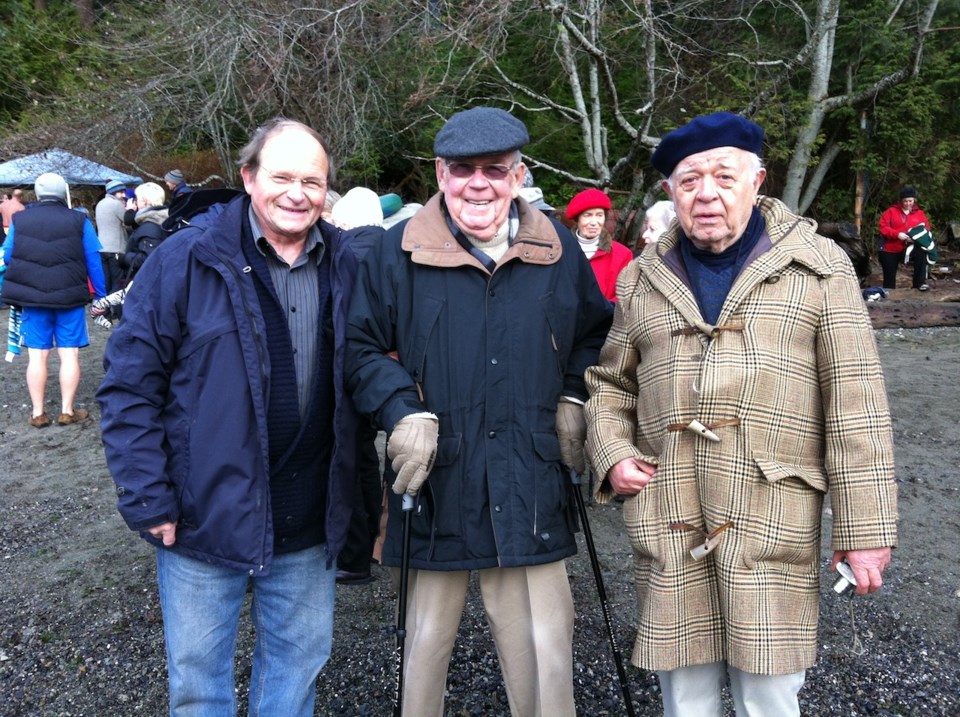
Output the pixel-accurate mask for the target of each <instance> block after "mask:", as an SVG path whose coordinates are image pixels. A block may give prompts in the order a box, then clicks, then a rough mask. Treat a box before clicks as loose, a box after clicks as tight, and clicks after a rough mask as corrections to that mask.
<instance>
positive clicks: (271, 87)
mask: <svg viewBox="0 0 960 717" xmlns="http://www.w3.org/2000/svg"><path fill="white" fill-rule="evenodd" d="M0 20H2V22H0V161H6V160H8V159H13V158H16V157H19V156H22V155H25V154H29V153H33V152H38V151H43V150H46V149H49V148H51V147H62V148H64V149H67V150H69V151H72V152H75V153H78V154H82V155H84V156H86V157H89V158H90V159H93V160H96V161H99V162H103V163H105V164H109V165H111V166H114V167H117V168H120V169H123V170H124V171H127V172H130V173H133V174H138V175H140V176H143V177H145V178H147V177H150V178H158V177H160V176H162V174H163V173H164V171H166V170H167V169H169V168H170V167H172V166H177V167H179V168H181V169H182V170H183V171H184V173H185V174H186V175H187V178H188V181H189V182H191V183H192V184H198V185H204V184H208V185H214V184H219V183H225V184H235V183H237V181H238V171H237V167H236V165H235V156H236V152H237V150H238V149H239V147H240V146H241V145H242V144H243V143H244V141H245V140H246V138H247V137H248V136H249V134H250V132H251V130H252V129H253V128H255V127H256V126H257V125H258V124H260V123H262V122H263V121H265V120H267V119H269V118H271V117H273V116H276V115H285V116H287V117H292V118H295V119H299V120H302V121H305V122H307V123H308V124H310V125H312V126H314V127H315V128H316V129H318V130H319V131H320V132H321V133H323V134H324V136H326V137H327V138H328V143H329V145H330V146H331V149H332V153H333V158H334V162H335V166H336V172H337V174H336V177H335V181H334V184H333V186H334V188H336V189H338V190H346V189H349V188H350V187H352V186H356V185H365V186H369V187H371V188H373V189H375V190H377V191H379V192H381V193H383V192H397V193H399V194H400V195H401V196H402V197H403V198H404V199H405V200H407V201H424V200H425V199H426V198H427V197H428V196H429V195H430V194H431V193H432V192H434V191H435V177H434V176H433V165H432V146H433V137H434V135H435V133H436V131H437V130H438V128H439V127H440V126H441V124H442V123H443V121H444V120H445V119H446V118H447V117H449V115H450V114H452V113H453V112H455V111H457V110H460V109H464V108H466V107H469V106H473V105H477V104H492V105H496V106H498V107H502V108H504V109H507V110H509V111H511V112H513V113H514V114H516V115H517V116H518V117H520V118H521V119H523V120H524V121H525V122H526V123H527V125H528V127H529V128H530V134H531V137H532V142H531V144H530V145H529V146H528V147H527V148H526V149H525V151H524V154H525V161H526V163H527V165H528V166H529V167H530V168H531V169H532V172H533V174H534V176H535V179H536V182H537V185H538V186H540V187H541V188H542V189H543V191H544V194H545V198H546V199H547V201H548V202H549V203H551V204H553V205H554V206H561V207H562V206H564V205H565V204H566V201H567V200H568V199H569V198H570V197H571V196H572V195H573V194H574V193H575V192H576V191H579V190H580V189H582V188H584V187H590V186H593V187H599V188H602V189H605V190H607V191H609V192H610V193H611V196H612V197H613V199H614V203H615V206H616V207H618V208H620V209H622V210H626V211H624V212H622V215H623V216H627V214H628V213H629V211H630V210H633V209H637V208H641V209H642V208H643V207H645V206H648V205H649V204H650V203H652V202H653V201H655V200H656V199H658V198H660V197H659V182H658V180H659V176H658V175H657V174H656V172H655V171H654V170H653V169H652V168H651V167H650V164H649V157H650V153H651V151H652V150H653V148H654V147H655V146H656V144H657V142H658V141H659V138H660V137H661V136H662V135H663V134H664V133H666V132H668V131H669V130H671V129H673V128H675V127H677V126H679V125H681V124H683V123H685V122H686V121H688V120H689V119H690V118H692V117H694V116H696V115H697V114H701V113H704V112H710V111H714V110H720V109H722V110H728V111H732V112H737V113H742V114H743V115H745V116H747V117H749V118H751V119H753V120H754V121H756V122H757V123H759V124H760V125H761V126H763V127H764V129H765V131H766V134H767V140H766V146H765V151H764V161H765V163H766V164H767V167H768V179H767V182H766V185H765V187H764V190H763V191H764V192H765V193H767V194H770V195H774V196H778V197H782V198H783V199H784V200H785V201H786V202H787V203H788V204H789V205H791V206H792V207H794V208H796V209H798V210H799V211H800V212H801V213H803V214H806V215H808V216H812V217H813V218H815V219H817V220H819V221H858V222H862V228H863V230H862V233H863V235H864V237H865V238H870V237H871V236H872V235H873V234H874V228H875V226H876V219H877V217H878V216H879V213H880V212H882V211H883V209H885V208H886V207H887V206H889V205H890V204H891V203H893V202H894V201H895V200H896V198H897V191H898V189H899V187H900V186H901V185H903V184H911V185H914V186H916V187H917V188H918V190H919V194H920V203H921V205H922V206H923V208H924V209H925V211H926V212H927V215H928V216H929V217H930V218H931V220H932V222H933V223H934V225H935V228H936V229H937V230H938V231H939V230H942V229H943V228H944V227H946V226H947V225H948V224H949V223H950V222H951V221H957V220H960V194H958V191H957V189H958V183H960V151H958V150H960V111H958V110H960V99H958V98H960V73H958V68H960V2H957V0H942V1H941V0H859V1H857V2H852V1H850V0H820V1H819V2H810V1H808V0H710V1H707V0H636V1H628V0H609V1H606V2H604V1H602V0H580V1H572V0H571V1H565V0H530V1H526V2H525V1H516V2H499V1H486V0H474V1H472V2H471V1H459V0H425V1H422V2H409V1H407V2H398V1H396V0H352V1H351V0H339V1H338V2H324V1H321V2H309V1H307V2H293V1H292V0H218V1H217V2H213V1H212V0H0ZM626 239H628V240H629V237H627V238H626Z"/></svg>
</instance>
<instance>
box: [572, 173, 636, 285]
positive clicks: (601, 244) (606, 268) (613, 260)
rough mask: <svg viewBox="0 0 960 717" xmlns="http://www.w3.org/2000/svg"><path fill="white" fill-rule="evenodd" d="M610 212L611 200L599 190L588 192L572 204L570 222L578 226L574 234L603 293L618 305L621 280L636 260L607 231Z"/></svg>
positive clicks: (587, 190) (583, 193)
mask: <svg viewBox="0 0 960 717" xmlns="http://www.w3.org/2000/svg"><path fill="white" fill-rule="evenodd" d="M609 210H610V197H608V196H607V195H606V194H604V193H603V192H601V191H600V190H599V189H585V190H583V191H582V192H580V193H579V194H577V195H576V196H575V197H574V198H573V199H571V200H570V203H569V204H568V205H567V219H569V220H570V221H571V222H574V223H575V227H574V233H575V235H576V237H577V241H578V242H580V248H581V249H583V253H584V254H586V255H587V259H589V260H590V267H591V268H592V269H593V273H594V275H596V277H597V283H598V284H600V291H601V292H603V295H604V296H606V297H607V299H609V300H610V301H616V300H617V277H618V276H619V275H620V270H621V269H623V267H625V266H626V265H627V264H629V263H630V260H631V259H633V252H631V251H630V250H629V249H628V248H627V247H626V246H625V245H623V244H621V243H620V242H618V241H614V240H613V238H612V237H611V236H610V233H609V232H607V230H606V229H604V223H605V222H606V221H607V212H608V211H609Z"/></svg>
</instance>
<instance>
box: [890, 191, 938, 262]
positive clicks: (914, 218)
mask: <svg viewBox="0 0 960 717" xmlns="http://www.w3.org/2000/svg"><path fill="white" fill-rule="evenodd" d="M919 224H923V225H925V226H926V227H927V229H929V230H930V231H933V227H931V226H930V222H929V221H928V220H927V215H926V214H924V213H923V210H922V209H921V208H920V207H918V206H916V205H914V208H913V211H912V212H910V213H909V214H904V213H903V207H901V206H900V204H899V203H897V204H893V205H891V206H890V207H888V208H887V210H886V211H885V212H884V213H883V214H881V215H880V235H881V236H882V237H883V244H882V245H881V248H880V250H881V251H888V252H890V253H892V254H899V253H900V252H902V251H903V250H904V249H906V248H907V244H906V242H905V241H903V239H900V238H899V236H898V235H899V234H900V232H905V231H907V229H911V228H912V227H915V226H917V225H919Z"/></svg>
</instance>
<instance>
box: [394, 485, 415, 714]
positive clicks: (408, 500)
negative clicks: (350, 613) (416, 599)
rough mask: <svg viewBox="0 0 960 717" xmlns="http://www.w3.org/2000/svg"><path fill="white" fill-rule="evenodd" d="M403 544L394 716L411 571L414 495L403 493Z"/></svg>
mask: <svg viewBox="0 0 960 717" xmlns="http://www.w3.org/2000/svg"><path fill="white" fill-rule="evenodd" d="M402 508H403V536H402V540H403V546H402V551H401V553H400V589H399V590H398V592H397V626H396V627H395V628H394V631H393V632H394V634H395V635H396V637H397V649H396V660H397V666H396V675H397V683H396V687H395V690H394V702H393V717H402V715H403V648H404V643H405V642H406V640H407V573H408V572H409V571H410V520H411V518H412V517H413V496H412V495H409V494H408V493H404V494H403V503H402Z"/></svg>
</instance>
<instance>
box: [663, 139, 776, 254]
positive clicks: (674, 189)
mask: <svg viewBox="0 0 960 717" xmlns="http://www.w3.org/2000/svg"><path fill="white" fill-rule="evenodd" d="M765 177H766V170H765V169H763V168H762V167H760V168H759V169H758V168H757V163H756V160H755V159H754V156H753V155H751V154H750V153H749V152H746V151H744V150H742V149H739V148H737V147H718V148H716V149H708V150H706V151H704V152H698V153H697V154H692V155H690V156H689V157H686V158H685V159H684V160H683V161H681V162H680V163H679V164H678V165H677V166H676V168H675V169H674V170H673V174H671V175H670V179H669V180H667V181H664V182H663V189H664V191H666V192H667V194H668V195H670V198H671V199H672V200H673V203H674V206H675V208H676V211H677V219H678V221H679V222H680V227H681V228H682V229H683V232H684V234H686V235H687V237H688V238H689V239H690V241H691V242H692V243H693V245H694V246H695V247H697V248H698V249H701V250H706V251H711V252H714V253H720V252H722V251H723V250H724V249H726V248H727V247H729V246H731V245H732V244H734V243H735V242H736V241H737V240H738V239H739V238H740V237H741V235H742V234H743V232H744V230H745V229H746V228H747V224H748V223H749V222H750V215H751V212H752V211H753V206H754V205H755V204H756V201H757V192H758V191H759V189H760V185H761V184H763V180H764V178H765Z"/></svg>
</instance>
